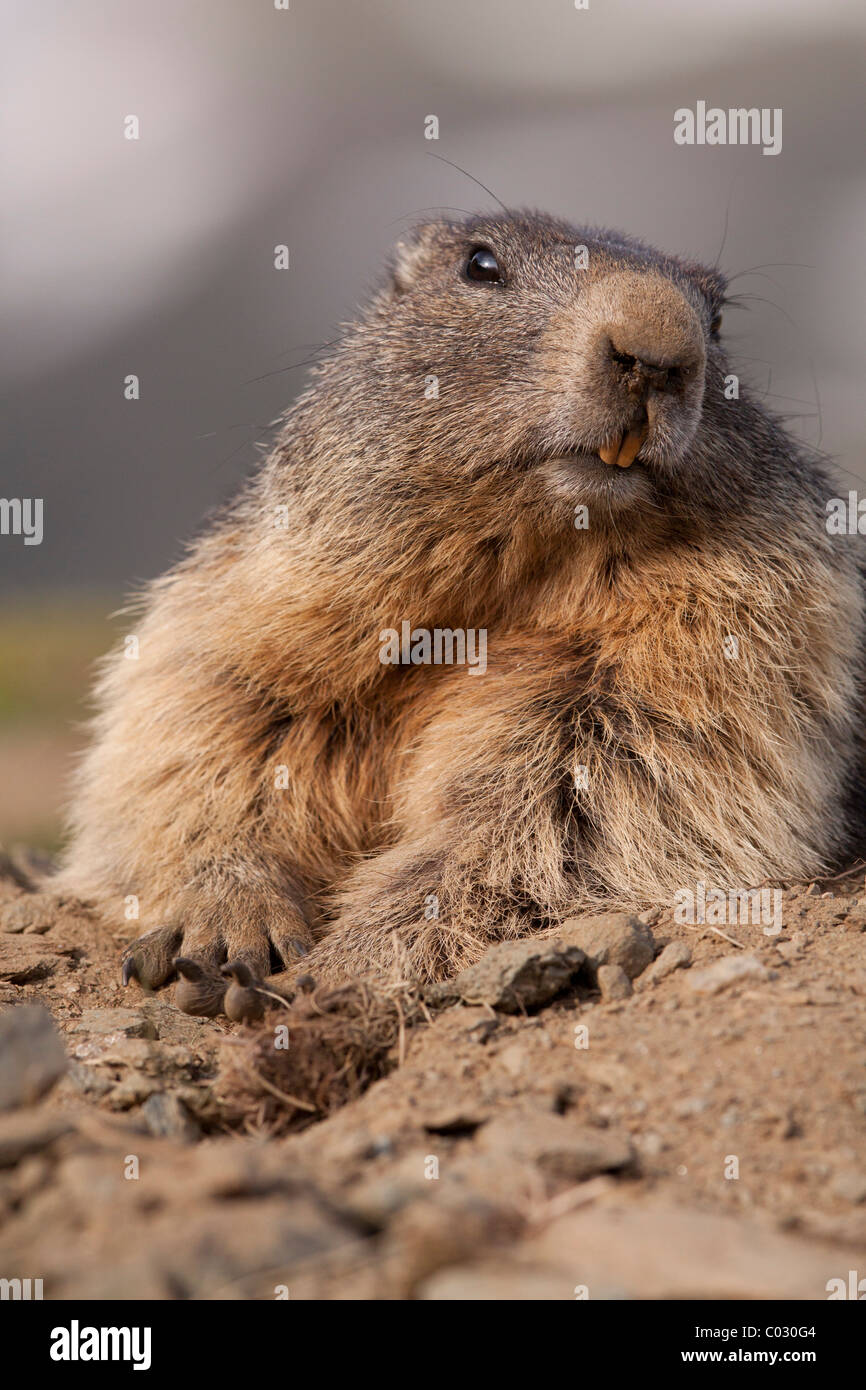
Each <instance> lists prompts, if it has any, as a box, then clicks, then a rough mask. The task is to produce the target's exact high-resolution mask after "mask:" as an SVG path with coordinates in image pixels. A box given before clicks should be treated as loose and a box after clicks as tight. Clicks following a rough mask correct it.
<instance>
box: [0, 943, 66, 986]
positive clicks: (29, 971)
mask: <svg viewBox="0 0 866 1390" xmlns="http://www.w3.org/2000/svg"><path fill="white" fill-rule="evenodd" d="M66 954H67V955H69V954H71V953H70V952H69V951H67V952H66ZM59 965H63V966H64V967H65V965H66V961H65V960H64V958H63V954H61V953H59V952H58V951H56V950H51V948H50V947H48V946H45V945H43V944H42V942H39V941H33V940H31V939H30V937H21V938H18V939H17V940H10V939H9V938H6V939H4V938H3V937H2V936H0V980H8V981H9V983H10V984H12V985H28V984H31V983H32V982H33V981H34V980H45V979H47V977H48V976H49V975H53V973H54V971H55V970H56V969H57V967H58V966H59Z"/></svg>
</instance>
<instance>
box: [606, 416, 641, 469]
mask: <svg viewBox="0 0 866 1390" xmlns="http://www.w3.org/2000/svg"><path fill="white" fill-rule="evenodd" d="M647 433H648V430H647V427H646V425H644V426H643V428H642V429H639V430H629V432H628V434H626V435H621V436H620V437H619V438H616V437H614V438H613V439H611V440H610V442H609V443H607V444H604V445H602V447H601V448H600V449H599V451H598V455H599V458H601V459H602V460H603V461H604V462H605V463H616V464H618V465H619V467H620V468H628V467H629V466H630V465H631V464H633V463H634V461H635V459H636V458H637V455H638V453H639V451H640V446H641V445H642V444H643V442H644V440H645V439H646V437H647Z"/></svg>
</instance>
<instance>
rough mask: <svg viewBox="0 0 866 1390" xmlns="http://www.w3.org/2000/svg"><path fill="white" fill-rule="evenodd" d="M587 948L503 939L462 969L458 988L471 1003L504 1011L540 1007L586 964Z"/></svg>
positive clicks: (515, 1011)
mask: <svg viewBox="0 0 866 1390" xmlns="http://www.w3.org/2000/svg"><path fill="white" fill-rule="evenodd" d="M584 960H585V956H584V953H583V951H581V950H578V948H577V947H576V946H574V945H571V944H564V943H563V942H561V941H558V940H551V939H544V940H541V941H538V940H534V941H533V940H530V941H503V942H502V943H501V944H500V945H498V946H491V948H490V950H489V951H486V952H485V954H484V955H483V956H482V957H481V960H480V961H478V963H477V964H476V965H470V966H468V967H467V969H466V970H461V972H460V974H459V975H458V976H457V978H456V979H455V980H454V982H453V983H454V988H455V989H456V990H457V991H458V992H459V994H460V997H461V998H462V999H464V1000H465V1001H466V1002H467V1003H473V1004H489V1005H491V1007H492V1008H494V1009H500V1010H501V1011H502V1012H503V1013H520V1012H521V1011H522V1010H523V1009H532V1008H539V1007H540V1006H541V1005H542V1004H547V1003H549V1001H550V1000H551V999H554V998H555V997H556V995H557V994H560V993H561V992H562V990H564V989H565V988H566V986H567V985H569V984H570V983H571V981H572V980H573V979H574V977H575V976H576V975H577V973H578V971H579V970H580V969H581V967H582V966H583V964H584Z"/></svg>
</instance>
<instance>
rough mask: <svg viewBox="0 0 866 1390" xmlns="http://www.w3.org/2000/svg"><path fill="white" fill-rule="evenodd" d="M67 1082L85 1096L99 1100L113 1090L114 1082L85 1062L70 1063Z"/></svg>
mask: <svg viewBox="0 0 866 1390" xmlns="http://www.w3.org/2000/svg"><path fill="white" fill-rule="evenodd" d="M67 1081H68V1082H69V1083H70V1084H71V1085H72V1086H74V1087H75V1089H76V1090H77V1091H81V1093H82V1094H83V1095H85V1096H93V1097H94V1099H96V1100H99V1099H101V1097H102V1096H104V1095H107V1094H108V1092H109V1091H110V1090H111V1088H112V1085H113V1082H112V1081H110V1080H109V1078H108V1077H107V1076H103V1074H102V1073H101V1072H100V1071H99V1070H98V1069H97V1068H96V1067H90V1066H87V1065H85V1063H83V1062H70V1064H69V1071H68V1073H67Z"/></svg>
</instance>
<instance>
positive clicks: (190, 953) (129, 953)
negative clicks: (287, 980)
mask: <svg viewBox="0 0 866 1390" xmlns="http://www.w3.org/2000/svg"><path fill="white" fill-rule="evenodd" d="M312 946H313V935H312V932H311V931H310V928H309V927H308V926H307V924H306V923H305V922H303V921H301V920H300V918H299V917H298V916H297V915H295V914H291V915H289V916H286V917H285V918H284V919H282V920H280V921H279V922H276V921H273V920H269V921H268V923H267V925H262V924H260V923H259V922H251V921H249V920H247V921H245V922H237V921H227V922H226V923H224V924H220V925H218V926H217V925H214V924H212V923H211V924H207V925H206V924H204V923H198V924H195V925H193V924H191V925H190V926H188V927H179V926H164V927H157V928H155V929H154V930H153V931H149V932H146V933H145V935H144V936H140V937H138V939H137V940H136V941H133V942H131V943H130V944H129V945H128V946H127V947H126V950H125V951H124V953H123V957H122V960H123V968H122V976H121V978H122V980H123V983H124V985H128V984H129V982H130V981H131V980H137V981H138V983H139V984H140V985H141V986H142V987H143V988H144V989H158V988H159V987H160V986H161V985H164V984H168V983H169V982H170V981H171V980H173V979H175V978H176V977H177V976H180V979H179V982H178V986H177V990H176V993H175V1003H176V1004H177V1005H178V1007H179V1008H180V1009H182V1010H183V1011H184V1013H190V1014H199V1015H202V1016H204V1017H213V1016H214V1015H215V1014H218V1013H221V1012H222V1011H223V1004H224V998H225V993H226V989H227V988H228V986H229V980H228V979H227V978H226V977H225V976H224V975H223V974H221V972H220V967H221V966H222V965H223V964H224V962H225V961H226V960H229V961H231V963H232V967H233V968H234V969H237V968H238V967H240V968H241V969H242V968H243V967H246V969H247V971H249V973H250V975H251V977H253V978H254V979H255V980H257V981H258V980H262V979H265V978H266V977H268V976H269V975H271V974H272V973H277V972H279V971H281V970H286V969H289V968H291V967H292V966H296V965H298V964H299V963H300V961H301V960H302V959H303V957H304V956H306V954H307V952H308V951H309V950H310V949H311V948H312Z"/></svg>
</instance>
